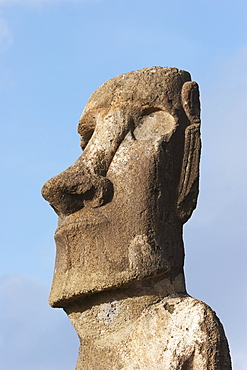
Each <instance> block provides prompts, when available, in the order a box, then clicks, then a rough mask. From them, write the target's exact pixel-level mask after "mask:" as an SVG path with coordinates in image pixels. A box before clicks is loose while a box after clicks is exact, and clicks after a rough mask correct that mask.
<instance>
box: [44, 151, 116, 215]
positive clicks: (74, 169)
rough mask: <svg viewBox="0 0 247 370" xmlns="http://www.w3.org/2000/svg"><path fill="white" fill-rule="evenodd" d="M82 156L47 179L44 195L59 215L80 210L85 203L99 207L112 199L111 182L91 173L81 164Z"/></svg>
mask: <svg viewBox="0 0 247 370" xmlns="http://www.w3.org/2000/svg"><path fill="white" fill-rule="evenodd" d="M80 162H81V161H80V158H79V159H78V161H77V162H76V163H75V164H74V165H72V166H70V167H69V168H68V169H67V170H65V171H64V172H62V173H60V174H59V175H57V176H55V177H53V178H52V179H50V180H49V181H47V182H46V183H45V184H44V186H43V188H42V196H43V197H44V199H45V200H47V201H48V202H49V204H50V205H51V206H52V208H53V209H54V210H55V212H56V213H57V214H58V215H61V214H63V215H68V214H71V213H74V212H77V211H79V210H80V209H81V208H83V207H84V206H85V205H87V204H90V206H91V207H99V206H102V205H103V204H105V203H107V202H108V201H110V199H111V197H112V193H113V186H112V184H111V182H110V181H109V180H108V179H107V178H106V177H103V176H100V175H97V174H92V173H89V171H87V170H85V169H84V168H83V166H82V165H81V166H80Z"/></svg>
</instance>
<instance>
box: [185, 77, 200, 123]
mask: <svg viewBox="0 0 247 370" xmlns="http://www.w3.org/2000/svg"><path fill="white" fill-rule="evenodd" d="M199 95H200V94H199V86H198V84H197V83H196V82H195V81H188V82H185V83H184V84H183V87H182V91H181V98H182V105H183V108H184V111H185V113H186V116H187V117H188V118H189V120H190V122H191V124H192V123H201V120H200V112H201V107H200V99H199Z"/></svg>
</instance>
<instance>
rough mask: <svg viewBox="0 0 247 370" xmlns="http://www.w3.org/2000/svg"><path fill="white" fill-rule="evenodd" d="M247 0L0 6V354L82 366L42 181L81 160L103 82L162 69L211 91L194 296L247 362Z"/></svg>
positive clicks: (205, 113) (34, 364)
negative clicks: (61, 304) (57, 303)
mask: <svg viewBox="0 0 247 370" xmlns="http://www.w3.org/2000/svg"><path fill="white" fill-rule="evenodd" d="M246 17H247V3H246V1H245V0H237V1H236V0H224V1H223V0H218V1H215V0H214V1H212V0H188V1H184V0H177V1H174V0H173V1H171V0H170V1H167V0H142V1H141V0H131V1H127V0H54V1H53V0H0V64H1V68H0V95H1V96H0V117H1V126H0V130H1V156H2V159H1V164H2V166H1V167H2V168H1V206H2V208H1V209H2V221H1V233H0V235H1V247H2V248H1V260H0V274H1V275H0V294H1V300H0V310H1V314H0V330H1V333H0V357H1V359H2V360H1V361H2V366H3V369H4V370H33V369H35V370H47V369H48V370H56V369H59V370H67V369H73V368H74V366H75V362H76V358H77V347H78V340H77V337H76V334H75V332H74V329H73V328H72V326H71V325H70V323H69V320H68V319H67V317H66V315H65V314H64V313H63V312H62V310H59V309H51V308H49V306H48V303H47V298H48V294H49V287H50V284H51V279H52V275H53V265H54V256H55V245H54V242H53V234H54V230H55V228H56V215H55V213H54V212H53V211H52V209H51V208H50V207H49V206H48V204H46V202H45V201H44V200H43V199H42V198H41V195H40V188H41V186H42V184H43V183H44V182H45V181H46V180H48V179H49V178H50V177H52V176H54V175H56V174H58V173H59V172H61V171H62V170H63V169H65V168H67V167H68V166H69V165H70V164H72V163H73V162H74V161H75V160H76V158H77V157H78V156H79V155H80V148H79V136H78V134H77V132H76V125H77V122H78V120H79V117H80V114H81V112H82V110H83V107H84V105H85V104H86V102H87V100H88V98H89V96H90V94H91V93H92V92H93V91H94V90H95V89H96V88H97V87H98V86H99V85H100V84H101V83H103V82H104V81H106V80H107V79H109V78H111V77H114V76H116V75H118V74H120V73H124V72H128V71H130V70H136V69H141V68H144V67H151V66H153V65H161V66H171V67H178V68H181V69H185V70H188V71H189V72H190V73H191V74H192V78H193V79H194V80H195V81H197V82H198V83H199V85H200V89H201V101H202V140H203V152H202V160H201V183H200V197H199V202H198V207H197V210H196V211H195V212H194V215H193V217H192V219H191V220H190V221H189V222H188V223H187V224H186V226H185V230H184V240H185V248H186V266H185V271H186V281H187V288H188V292H189V293H190V294H191V295H192V296H194V297H196V298H198V299H201V300H203V301H205V302H206V303H208V304H209V305H210V306H211V307H212V308H213V309H214V310H215V311H216V312H217V314H218V316H219V317H220V319H221V321H222V322H223V325H224V327H225V331H226V334H227V336H228V339H229V343H230V347H231V352H232V358H233V363H234V369H235V370H244V369H246V368H247V356H246V349H247V339H246V330H247V320H246V316H247V315H246V312H247V289H246V278H247V276H246V275H247V272H246V271H247V269H246V263H247V245H246V244H247V243H246V226H247V222H246V221H247V220H246V208H247V201H246V185H247V174H246V173H247V172H246V158H247V149H246V148H247V128H246V126H247V124H246V123H247V117H246V116H247V114H246V101H247V93H246V90H247V89H246V86H247V38H246V35H247V23H246Z"/></svg>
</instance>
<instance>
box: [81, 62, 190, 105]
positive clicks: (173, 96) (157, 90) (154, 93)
mask: <svg viewBox="0 0 247 370" xmlns="http://www.w3.org/2000/svg"><path fill="white" fill-rule="evenodd" d="M190 80H191V77H190V74H189V73H188V72H186V71H183V70H179V69H177V68H165V67H152V68H146V69H143V70H139V71H133V72H128V73H125V74H122V75H119V76H117V77H114V78H112V79H110V80H108V81H106V82H105V83H104V84H102V85H101V86H100V87H99V88H98V89H97V90H96V91H95V92H94V93H93V94H92V95H91V97H90V99H89V101H88V103H87V105H86V107H85V111H88V110H93V109H101V108H106V107H111V106H115V105H119V104H121V103H122V104H123V103H124V105H125V106H127V105H132V104H133V103H134V104H138V103H139V104H140V105H141V106H142V105H150V106H153V105H166V103H167V102H171V101H172V103H173V106H174V105H175V106H177V105H179V103H180V91H181V88H182V86H183V84H184V83H185V82H186V81H190Z"/></svg>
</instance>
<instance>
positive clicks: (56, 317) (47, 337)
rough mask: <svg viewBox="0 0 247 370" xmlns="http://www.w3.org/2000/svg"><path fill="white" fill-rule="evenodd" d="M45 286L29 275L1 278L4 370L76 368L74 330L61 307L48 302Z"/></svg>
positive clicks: (0, 355)
mask: <svg viewBox="0 0 247 370" xmlns="http://www.w3.org/2000/svg"><path fill="white" fill-rule="evenodd" d="M48 293H49V289H48V287H46V286H44V285H43V284H42V283H40V282H37V281H34V280H31V279H30V278H28V277H24V276H20V275H18V276H17V275H15V276H9V277H5V278H1V279H0V296H1V302H0V312H1V316H0V327H1V336H0V358H1V366H2V368H4V369H5V370H13V369H18V370H33V369H35V370H46V369H53V370H58V369H59V370H67V369H73V368H75V363H76V360H77V348H78V346H79V343H78V340H77V336H76V333H75V331H74V329H73V327H72V325H71V324H70V322H69V319H68V318H67V317H66V314H65V313H64V312H63V311H62V310H58V309H51V308H50V307H49V305H48V303H47V296H48Z"/></svg>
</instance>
